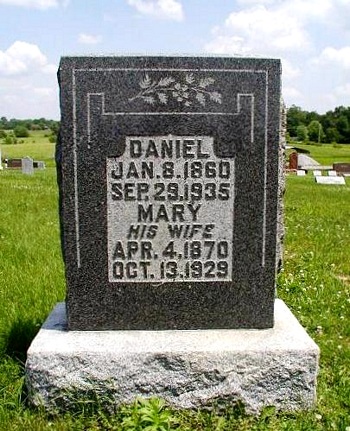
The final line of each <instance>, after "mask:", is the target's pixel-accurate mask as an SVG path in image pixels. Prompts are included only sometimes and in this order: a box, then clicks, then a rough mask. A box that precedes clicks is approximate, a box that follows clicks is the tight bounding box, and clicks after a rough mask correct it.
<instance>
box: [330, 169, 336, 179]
mask: <svg viewBox="0 0 350 431" xmlns="http://www.w3.org/2000/svg"><path fill="white" fill-rule="evenodd" d="M328 176H329V177H336V176H337V172H336V171H333V170H330V171H328Z"/></svg>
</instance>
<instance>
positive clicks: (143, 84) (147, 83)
mask: <svg viewBox="0 0 350 431" xmlns="http://www.w3.org/2000/svg"><path fill="white" fill-rule="evenodd" d="M151 85H152V79H151V78H150V77H149V76H148V74H147V73H146V75H145V77H144V78H143V79H141V81H140V87H141V88H143V89H144V90H145V89H146V88H149V87H150V86H151Z"/></svg>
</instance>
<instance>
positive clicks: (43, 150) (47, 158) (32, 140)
mask: <svg viewBox="0 0 350 431" xmlns="http://www.w3.org/2000/svg"><path fill="white" fill-rule="evenodd" d="M29 133H30V135H29V137H28V138H18V141H19V143H18V144H15V145H4V144H3V143H2V142H3V140H1V139H0V145H1V152H2V159H6V158H7V159H10V158H14V159H16V158H21V157H26V156H29V157H31V158H32V159H34V160H42V161H44V162H45V164H46V166H47V167H54V164H55V160H54V153H55V144H53V143H51V142H49V133H50V131H49V130H33V131H31V132H29Z"/></svg>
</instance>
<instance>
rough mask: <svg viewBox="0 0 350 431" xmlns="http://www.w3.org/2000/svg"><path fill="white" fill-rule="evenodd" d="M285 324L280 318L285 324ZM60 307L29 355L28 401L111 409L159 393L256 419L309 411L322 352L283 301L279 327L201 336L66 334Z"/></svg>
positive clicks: (177, 403)
mask: <svg viewBox="0 0 350 431" xmlns="http://www.w3.org/2000/svg"><path fill="white" fill-rule="evenodd" d="M281 320H283V321H281ZM65 325H66V322H65V312H64V304H63V303H61V304H59V305H58V307H56V308H55V310H54V312H53V313H52V314H51V315H50V316H49V318H48V320H47V321H46V322H45V324H44V325H43V327H42V329H41V330H40V331H39V334H38V335H37V337H36V338H35V339H34V341H33V343H32V345H31V347H30V348H29V350H28V359H27V363H26V384H27V387H28V392H29V400H30V402H31V403H32V404H34V405H42V406H44V407H45V408H46V409H47V410H52V411H55V410H57V409H58V410H59V409H60V408H61V409H62V407H63V408H64V409H66V408H69V407H70V406H72V405H73V404H74V402H75V400H77V398H78V399H79V397H80V398H81V397H85V398H86V397H87V396H88V397H91V396H92V395H93V396H94V397H95V398H96V397H97V398H98V397H100V399H101V400H103V399H106V397H107V398H108V399H109V400H110V401H111V402H112V405H114V406H116V405H120V404H122V403H129V402H132V401H133V400H134V399H135V398H136V397H138V396H142V397H146V398H147V397H151V396H158V397H161V398H163V399H165V401H166V402H167V403H168V404H169V405H171V406H172V407H174V408H180V409H181V408H185V409H187V408H206V407H210V406H213V405H216V404H218V403H219V404H220V405H221V404H222V405H230V404H236V403H242V404H243V405H244V406H245V409H246V411H247V412H248V413H253V414H257V413H259V412H260V411H261V410H262V409H263V408H264V407H266V406H269V405H273V406H275V407H276V409H277V410H284V411H296V410H303V409H308V408H311V407H312V406H313V405H314V403H315V400H316V376H317V371H318V358H319V348H318V347H317V345H316V344H315V343H314V342H313V340H312V339H311V338H310V337H309V336H308V335H307V334H306V332H305V331H304V329H303V328H302V327H301V325H300V324H299V323H298V321H297V320H296V319H295V317H294V316H293V315H292V313H291V312H290V311H289V310H288V308H287V307H286V305H285V304H284V303H283V301H281V300H278V299H277V300H276V325H275V328H272V329H266V330H199V331H88V332H79V331H66V329H65Z"/></svg>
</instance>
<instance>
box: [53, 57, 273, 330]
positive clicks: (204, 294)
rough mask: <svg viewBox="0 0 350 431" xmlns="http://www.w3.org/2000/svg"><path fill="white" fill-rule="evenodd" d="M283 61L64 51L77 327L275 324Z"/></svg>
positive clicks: (65, 161)
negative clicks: (81, 55)
mask: <svg viewBox="0 0 350 431" xmlns="http://www.w3.org/2000/svg"><path fill="white" fill-rule="evenodd" d="M279 68H280V63H279V61H278V60H251V59H244V60H243V59H240V60H237V59H224V58H222V59H220V58H211V59H210V58H176V59H175V58H170V57H168V58H166V57H163V58H132V57H131V58H101V59H89V58H63V59H62V62H61V66H60V72H59V77H60V84H61V106H62V109H63V115H62V129H61V145H62V150H61V151H62V173H63V175H62V184H61V189H62V190H64V191H65V193H63V194H62V202H63V205H62V223H63V233H64V235H63V240H64V254H65V260H66V270H67V271H66V273H67V284H68V296H67V312H68V326H69V329H71V330H94V329H98V330H100V329H204V328H268V327H272V326H273V305H274V292H275V265H276V212H277V210H276V208H277V190H278V148H279V128H280V123H279V121H280V120H279V118H280V69H279ZM72 102H73V103H72ZM218 215H220V217H218ZM252 285H253V286H254V289H252ZM257 310H259V312H257Z"/></svg>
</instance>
